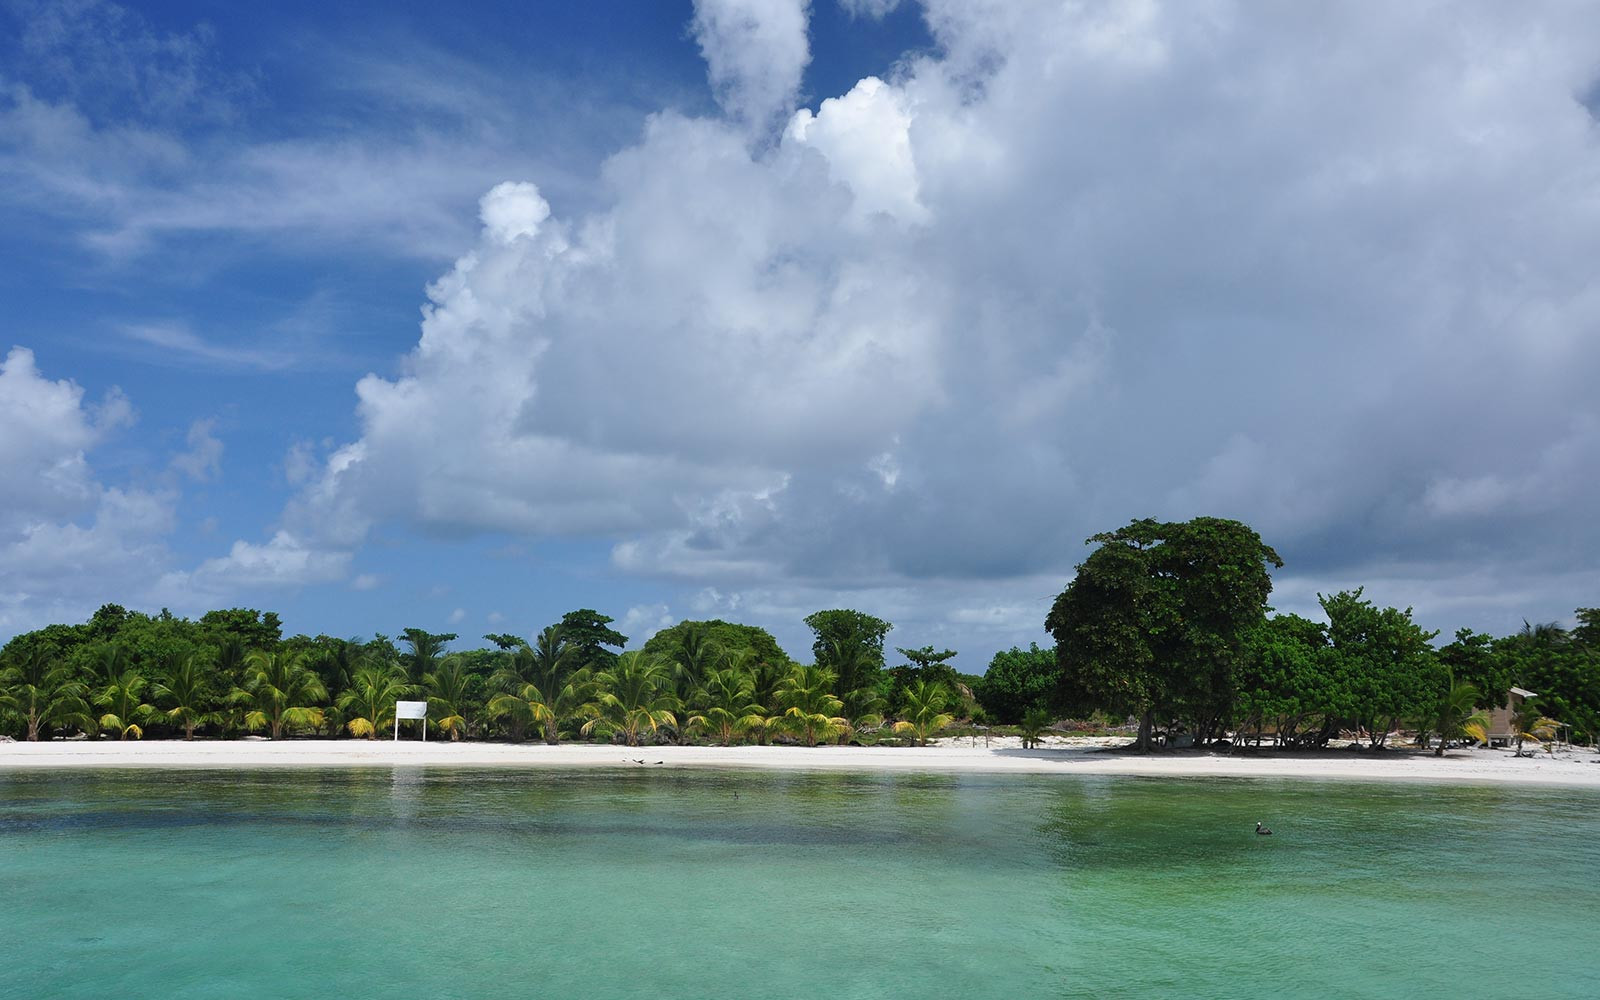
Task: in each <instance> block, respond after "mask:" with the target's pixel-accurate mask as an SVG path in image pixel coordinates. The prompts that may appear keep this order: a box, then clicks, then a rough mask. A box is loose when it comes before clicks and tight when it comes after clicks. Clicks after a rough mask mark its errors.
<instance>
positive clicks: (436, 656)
mask: <svg viewBox="0 0 1600 1000" xmlns="http://www.w3.org/2000/svg"><path fill="white" fill-rule="evenodd" d="M456 638H457V636H456V634H455V633H454V632H438V633H434V632H425V631H423V630H422V629H420V628H408V629H406V630H404V631H403V632H401V633H400V641H401V642H403V643H405V644H406V645H407V646H409V647H410V651H409V652H408V653H407V654H406V655H405V656H403V657H401V662H403V663H404V664H405V666H406V674H407V675H408V676H409V677H410V678H411V680H412V682H413V683H421V681H422V678H423V676H424V675H426V674H430V673H432V672H433V668H434V666H435V665H437V664H438V662H439V660H440V658H441V657H443V656H444V648H445V646H447V645H449V644H450V643H452V642H454V641H455V640H456Z"/></svg>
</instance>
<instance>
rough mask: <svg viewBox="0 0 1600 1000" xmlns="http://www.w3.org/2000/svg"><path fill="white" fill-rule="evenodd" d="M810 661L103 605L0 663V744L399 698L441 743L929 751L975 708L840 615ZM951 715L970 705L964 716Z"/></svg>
mask: <svg viewBox="0 0 1600 1000" xmlns="http://www.w3.org/2000/svg"><path fill="white" fill-rule="evenodd" d="M805 621H806V624H807V625H808V626H809V627H810V628H811V630H812V632H813V634H814V636H815V643H814V645H813V648H812V654H813V662H811V663H799V662H797V661H795V660H794V659H792V658H791V657H790V656H789V655H788V654H787V653H785V652H784V651H783V650H782V649H781V648H780V647H779V646H778V644H777V642H776V641H775V640H774V639H773V637H772V636H771V635H770V634H769V633H768V632H766V631H765V630H763V629H761V628H757V627H755V626H751V625H740V624H735V623H731V622H724V621H686V622H680V623H679V624H677V625H674V626H672V627H671V628H668V629H665V630H663V631H661V632H658V633H656V634H655V635H654V636H652V637H651V638H650V639H649V641H647V642H646V643H645V644H644V645H643V646H642V647H641V648H639V649H636V650H625V647H626V646H627V643H628V637H627V636H625V635H623V634H621V633H620V632H617V631H616V630H615V629H613V628H612V627H611V626H612V623H613V619H612V618H610V617H609V616H606V615H602V614H600V613H598V612H596V611H594V610H592V609H580V610H577V611H572V612H569V613H567V614H566V615H564V616H562V618H561V620H560V621H559V622H556V623H553V624H551V625H549V626H547V627H545V628H544V629H542V630H540V631H539V632H538V633H537V634H536V635H535V636H534V637H533V638H532V640H531V641H530V640H527V639H524V638H522V637H520V636H517V635H512V634H493V635H486V636H484V639H485V640H487V641H488V643H489V645H488V646H486V647H483V648H478V649H469V650H461V651H451V649H450V646H451V644H452V643H455V642H456V641H457V640H458V639H459V638H460V637H459V636H458V635H455V634H452V633H432V632H428V631H426V630H423V629H418V628H408V629H405V630H403V631H402V632H401V633H400V634H399V636H398V638H396V639H391V638H390V637H388V636H385V635H377V636H374V637H373V638H372V639H370V640H362V639H341V638H337V637H331V636H326V635H319V636H315V637H311V636H305V635H297V636H291V637H288V638H284V637H283V636H282V623H281V621H280V620H279V618H278V616H277V615H276V614H275V613H273V612H261V611H258V610H255V609H248V608H231V609H226V610H217V611H211V612H207V613H206V614H204V615H202V616H200V618H199V619H198V620H194V621H191V620H189V619H186V618H180V617H176V616H174V615H172V614H171V613H170V612H167V611H163V612H161V613H160V614H158V615H147V614H143V613H140V612H135V611H129V610H127V609H125V608H122V607H120V606H118V605H111V604H108V605H105V606H104V607H102V608H100V609H99V610H98V611H96V612H95V613H94V615H93V616H92V617H91V618H90V619H89V620H88V621H87V622H85V623H83V624H81V625H51V626H48V627H46V628H43V629H40V630H37V631H34V632H29V633H25V634H23V635H19V636H16V637H15V638H13V639H12V640H11V641H10V642H8V643H7V644H6V645H5V647H4V649H3V650H0V733H6V734H9V735H12V736H14V737H18V738H23V739H28V740H38V739H41V738H50V737H51V736H53V735H57V734H62V733H80V732H81V733H87V734H97V735H101V736H104V737H112V738H116V739H130V738H132V739H141V738H143V737H144V736H145V735H147V734H150V735H160V736H181V737H183V738H184V739H193V738H195V736H196V735H197V734H199V735H203V736H219V737H239V736H243V735H247V734H251V733H260V734H262V735H265V736H268V737H270V738H272V739H279V738H283V737H286V736H293V735H316V736H322V737H334V736H345V737H350V738H367V739H373V738H376V737H378V736H381V735H383V734H384V733H385V732H387V731H388V730H389V728H390V727H391V726H393V725H394V721H395V703H396V702H397V701H400V700H412V699H425V700H426V701H427V702H428V717H427V719H426V721H425V724H426V725H427V726H428V727H429V728H430V729H431V730H433V731H435V732H437V733H439V734H440V735H441V736H444V737H446V738H448V739H452V740H463V739H472V740H482V739H501V740H512V741H523V740H542V741H544V742H546V743H552V744H553V743H558V742H560V741H561V740H563V739H598V740H609V741H615V742H621V743H626V744H629V745H637V744H639V743H641V742H645V741H657V742H675V743H686V742H690V741H710V742H716V743H721V744H724V745H726V744H731V743H735V742H755V743H768V742H774V741H779V742H795V743H804V744H806V745H816V744H818V743H824V742H835V741H838V742H844V741H853V742H876V741H881V740H895V741H918V742H926V740H927V739H928V738H930V737H931V736H932V735H933V734H934V733H935V732H937V731H938V730H939V729H941V728H943V727H944V726H946V725H948V724H949V723H950V722H951V721H953V720H954V719H955V718H956V716H957V715H958V714H964V715H970V714H971V713H972V711H973V710H975V709H976V705H975V703H973V702H972V699H971V692H970V689H968V688H967V686H966V685H965V684H963V683H962V682H961V680H960V678H959V676H958V675H957V674H956V673H955V672H954V670H953V669H952V668H950V667H949V666H948V665H947V664H946V663H945V661H946V660H948V659H949V658H950V657H953V656H954V655H955V653H954V652H953V651H951V650H944V651H936V650H934V648H933V647H931V646H929V647H925V648H922V649H907V650H900V652H901V653H902V654H904V656H905V657H906V659H907V662H906V663H905V664H902V665H900V666H896V667H886V666H885V655H884V648H883V643H884V637H885V636H886V635H887V634H888V632H889V631H890V629H891V628H892V626H891V625H890V623H888V622H886V621H883V620H881V619H878V618H874V617H873V616H871V615H867V614H864V613H862V612H859V611H852V610H842V609H841V610H829V611H819V612H817V613H815V614H813V615H811V616H809V617H808V618H806V619H805ZM964 705H967V706H969V707H967V708H963V706H964Z"/></svg>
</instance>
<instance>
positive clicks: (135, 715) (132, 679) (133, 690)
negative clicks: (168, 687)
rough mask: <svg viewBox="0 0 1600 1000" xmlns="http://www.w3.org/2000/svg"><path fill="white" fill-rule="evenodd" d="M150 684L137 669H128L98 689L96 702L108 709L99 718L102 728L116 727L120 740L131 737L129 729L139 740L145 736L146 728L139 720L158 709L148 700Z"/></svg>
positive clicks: (114, 729) (111, 728)
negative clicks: (146, 690) (146, 697)
mask: <svg viewBox="0 0 1600 1000" xmlns="http://www.w3.org/2000/svg"><path fill="white" fill-rule="evenodd" d="M147 684H148V682H147V681H146V680H145V679H144V678H143V677H141V676H139V674H138V673H137V672H135V671H133V670H124V671H123V672H122V674H121V676H119V677H116V678H114V679H113V680H112V681H111V683H109V684H107V685H106V686H105V687H103V688H101V689H100V690H99V691H98V692H96V693H95V696H94V703H95V704H96V705H98V706H99V707H101V708H104V709H106V710H107V711H106V713H105V714H104V715H102V716H100V718H99V719H98V720H96V721H97V722H98V723H99V725H100V728H101V729H110V730H113V731H115V732H116V733H117V739H119V740H125V739H127V738H128V734H129V733H132V734H133V738H134V739H136V740H139V739H143V738H144V729H143V728H142V727H141V726H140V725H139V722H140V720H143V719H148V718H149V717H150V716H151V715H154V714H155V712H156V707H155V706H154V705H151V704H148V703H147V702H145V701H144V690H145V687H146V685H147Z"/></svg>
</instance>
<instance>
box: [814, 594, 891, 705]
mask: <svg viewBox="0 0 1600 1000" xmlns="http://www.w3.org/2000/svg"><path fill="white" fill-rule="evenodd" d="M805 622H806V625H807V626H809V627H810V629H811V632H812V634H813V635H814V636H815V637H816V638H815V639H814V641H813V642H812V643H811V653H812V656H813V657H815V659H816V665H817V666H818V667H821V668H823V669H825V670H828V671H830V672H831V673H832V674H833V675H834V688H833V691H834V693H835V694H837V695H838V696H839V699H840V700H841V701H843V702H844V707H845V709H846V710H847V711H848V712H850V713H851V714H853V715H859V714H866V713H870V712H871V711H872V709H873V708H875V707H876V705H875V703H876V702H877V701H878V700H879V688H880V685H881V681H882V679H883V639H884V636H886V635H888V634H889V630H890V629H892V628H894V626H893V625H891V624H889V623H888V622H886V621H884V620H883V619H881V618H874V617H873V616H872V615H869V614H866V613H864V612H861V611H852V610H849V609H843V608H841V609H835V610H831V611H817V612H814V613H813V614H810V615H807V616H806V619H805Z"/></svg>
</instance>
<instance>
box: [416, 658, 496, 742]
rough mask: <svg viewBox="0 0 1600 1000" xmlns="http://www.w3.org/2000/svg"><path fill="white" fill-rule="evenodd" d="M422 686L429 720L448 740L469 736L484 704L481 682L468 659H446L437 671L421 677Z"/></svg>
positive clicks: (482, 682)
mask: <svg viewBox="0 0 1600 1000" xmlns="http://www.w3.org/2000/svg"><path fill="white" fill-rule="evenodd" d="M422 685H423V688H424V689H425V690H426V691H427V693H428V718H429V720H430V721H432V722H433V724H434V725H436V726H438V727H439V728H440V729H441V730H443V731H444V732H446V733H449V734H450V739H451V740H459V739H461V738H462V737H463V736H466V735H470V734H471V732H472V729H473V725H472V723H473V720H475V719H476V718H477V716H478V710H479V708H480V707H481V706H482V704H483V694H482V692H483V687H484V678H483V676H482V675H481V674H479V673H475V672H474V671H472V670H471V669H470V668H469V666H468V658H467V657H465V656H447V657H445V659H444V662H443V663H441V664H439V667H438V669H436V670H434V671H433V672H432V673H429V674H424V675H423V677H422Z"/></svg>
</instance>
